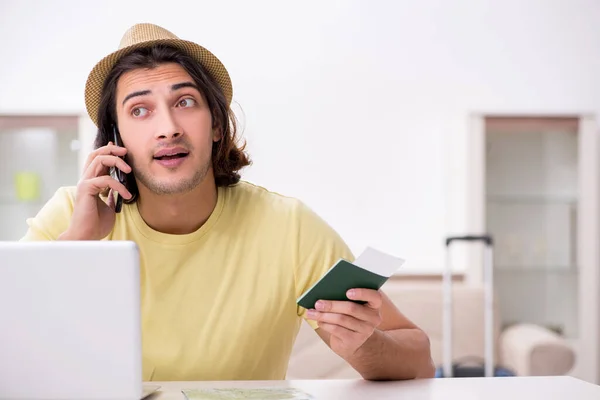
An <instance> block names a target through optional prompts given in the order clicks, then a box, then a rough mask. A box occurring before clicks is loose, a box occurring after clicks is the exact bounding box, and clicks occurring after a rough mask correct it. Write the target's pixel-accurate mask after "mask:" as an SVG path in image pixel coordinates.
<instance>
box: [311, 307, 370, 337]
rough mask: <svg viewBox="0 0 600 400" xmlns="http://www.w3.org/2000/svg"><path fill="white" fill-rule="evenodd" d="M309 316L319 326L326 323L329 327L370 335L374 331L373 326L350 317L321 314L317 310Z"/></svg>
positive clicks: (312, 311)
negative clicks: (333, 326)
mask: <svg viewBox="0 0 600 400" xmlns="http://www.w3.org/2000/svg"><path fill="white" fill-rule="evenodd" d="M307 314H308V317H309V318H310V319H313V320H315V321H319V326H321V325H322V324H323V323H325V324H328V325H335V326H339V327H342V328H344V329H347V330H349V331H352V332H357V333H369V332H372V331H373V326H371V325H370V324H369V323H367V322H366V321H363V320H360V319H358V318H355V317H353V316H350V315H346V314H336V313H328V312H319V311H315V310H309V311H308V313H307ZM330 333H334V332H330Z"/></svg>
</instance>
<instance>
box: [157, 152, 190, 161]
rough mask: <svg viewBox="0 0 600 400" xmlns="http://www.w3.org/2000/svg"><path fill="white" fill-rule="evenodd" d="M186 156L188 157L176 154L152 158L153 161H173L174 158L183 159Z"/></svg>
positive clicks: (185, 154)
mask: <svg viewBox="0 0 600 400" xmlns="http://www.w3.org/2000/svg"><path fill="white" fill-rule="evenodd" d="M187 156H188V153H177V154H171V155H168V156H160V157H154V159H155V160H173V159H175V158H184V157H187Z"/></svg>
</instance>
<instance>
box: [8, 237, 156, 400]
mask: <svg viewBox="0 0 600 400" xmlns="http://www.w3.org/2000/svg"><path fill="white" fill-rule="evenodd" d="M140 307H141V305H140V267H139V253H138V249H137V246H136V244H135V243H133V242H127V241H78V242H68V241H65V242H61V241H55V242H0V399H11V400H16V399H79V400H84V399H102V400H113V399H115V400H116V399H118V400H140V399H143V398H145V397H147V396H148V395H150V394H151V393H154V392H155V391H156V390H157V389H158V388H159V387H158V386H156V385H148V384H146V385H144V384H143V382H142V342H141V340H142V335H141V315H140V314H141V311H140Z"/></svg>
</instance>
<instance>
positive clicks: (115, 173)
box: [110, 125, 125, 213]
mask: <svg viewBox="0 0 600 400" xmlns="http://www.w3.org/2000/svg"><path fill="white" fill-rule="evenodd" d="M113 143H114V144H115V146H121V141H120V140H119V135H118V133H117V127H116V126H114V125H113ZM120 158H121V159H122V158H123V157H120ZM110 175H111V176H112V177H113V178H114V179H116V180H118V181H119V182H120V183H121V184H123V185H125V173H124V172H123V171H121V170H120V169H119V168H117V167H111V169H110ZM122 208H123V197H122V196H121V195H120V194H119V193H117V200H116V202H115V212H117V213H119V212H121V209H122Z"/></svg>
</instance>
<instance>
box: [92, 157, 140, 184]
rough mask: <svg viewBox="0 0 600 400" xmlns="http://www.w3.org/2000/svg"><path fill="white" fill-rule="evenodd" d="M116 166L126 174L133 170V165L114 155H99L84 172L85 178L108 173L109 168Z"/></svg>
mask: <svg viewBox="0 0 600 400" xmlns="http://www.w3.org/2000/svg"><path fill="white" fill-rule="evenodd" d="M111 167H116V168H118V169H120V170H121V171H123V172H125V173H126V174H128V173H130V172H131V167H130V166H129V165H127V163H126V162H125V161H123V159H121V158H119V157H117V156H113V155H99V156H97V157H96V158H95V159H94V160H93V161H92V162H91V164H90V165H89V167H88V168H87V169H86V170H85V172H84V173H83V179H90V178H93V177H96V176H100V175H106V174H107V173H108V169H109V168H111Z"/></svg>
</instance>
